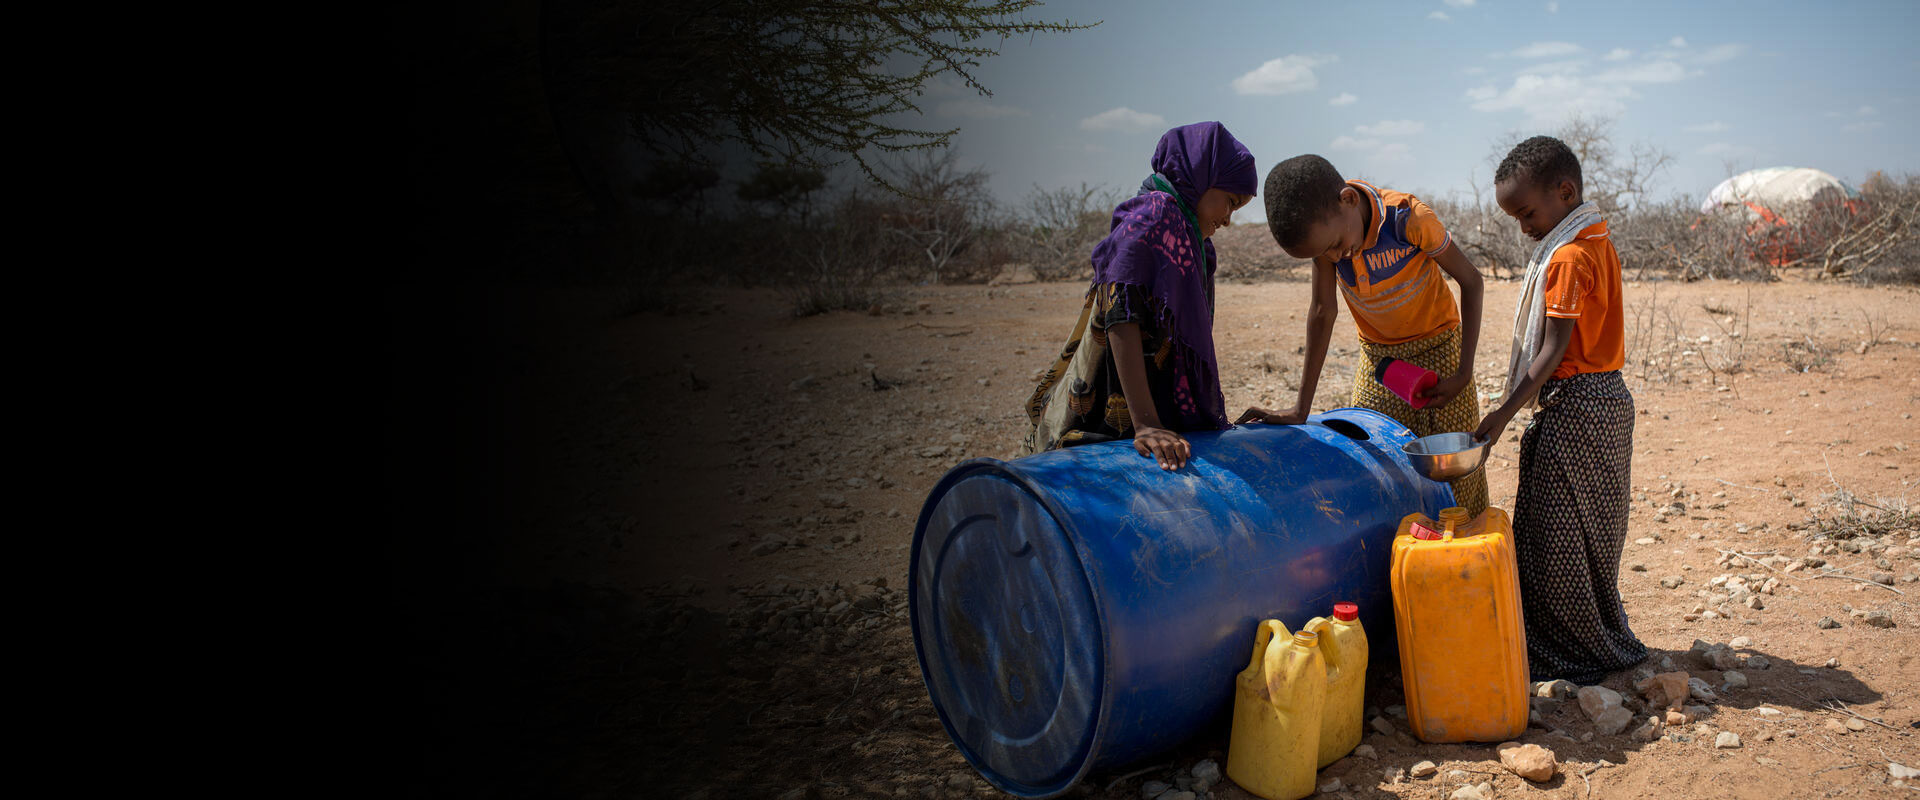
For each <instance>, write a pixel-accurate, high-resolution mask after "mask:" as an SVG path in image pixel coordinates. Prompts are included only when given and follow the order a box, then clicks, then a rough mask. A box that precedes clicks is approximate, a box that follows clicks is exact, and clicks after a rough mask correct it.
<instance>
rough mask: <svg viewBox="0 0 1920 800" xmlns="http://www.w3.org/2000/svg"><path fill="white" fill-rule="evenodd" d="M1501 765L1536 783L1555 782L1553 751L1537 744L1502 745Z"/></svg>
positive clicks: (1516, 743)
mask: <svg viewBox="0 0 1920 800" xmlns="http://www.w3.org/2000/svg"><path fill="white" fill-rule="evenodd" d="M1499 751H1500V765H1501V766H1504V767H1506V768H1507V769H1508V770H1509V771H1511V772H1512V773H1513V774H1515V775H1518V776H1520V777H1522V778H1526V779H1527V780H1530V781H1533V782H1534V783H1544V782H1546V781H1550V780H1553V766H1554V761H1553V751H1552V750H1548V749H1547V748H1544V747H1541V746H1540V745H1537V744H1521V743H1519V742H1507V743H1505V744H1502V745H1500V747H1499Z"/></svg>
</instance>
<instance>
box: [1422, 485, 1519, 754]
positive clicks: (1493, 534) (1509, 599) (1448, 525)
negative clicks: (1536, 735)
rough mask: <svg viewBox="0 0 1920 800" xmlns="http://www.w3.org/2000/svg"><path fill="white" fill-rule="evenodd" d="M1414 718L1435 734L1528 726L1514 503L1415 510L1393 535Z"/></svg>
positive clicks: (1507, 733) (1505, 735)
mask: <svg viewBox="0 0 1920 800" xmlns="http://www.w3.org/2000/svg"><path fill="white" fill-rule="evenodd" d="M1393 611H1394V626H1395V628H1396V629H1397V631H1398V633H1399V649H1400V672H1401V678H1402V680H1403V681H1404V683H1405V686H1406V696H1407V721H1408V722H1409V723H1411V725H1412V726H1413V733H1414V735H1415V736H1418V737H1420V739H1421V740H1422V741H1426V742H1500V741H1506V740H1508V739H1512V738H1514V737H1516V736H1519V735H1520V734H1521V733H1522V732H1524V731H1525V730H1526V728H1527V628H1526V622H1525V620H1524V619H1523V618H1522V617H1521V616H1520V575H1519V571H1518V569H1517V568H1516V566H1515V564H1514V553H1513V526H1512V523H1511V522H1509V521H1508V519H1507V512H1505V511H1502V510H1500V509H1498V508H1489V509H1487V511H1486V513H1483V514H1481V515H1480V516H1479V517H1478V518H1477V519H1474V520H1472V521H1471V522H1469V521H1468V519H1467V510H1466V509H1464V508H1457V507H1456V508H1449V509H1446V510H1444V511H1441V512H1440V519H1439V520H1438V521H1435V520H1434V519H1432V518H1429V517H1427V516H1426V515H1425V514H1409V515H1407V518H1406V519H1405V520H1402V521H1401V523H1400V534H1399V535H1398V536H1396V537H1394V540H1393Z"/></svg>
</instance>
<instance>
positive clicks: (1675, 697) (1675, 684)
mask: <svg viewBox="0 0 1920 800" xmlns="http://www.w3.org/2000/svg"><path fill="white" fill-rule="evenodd" d="M1687 680H1688V675H1687V673H1685V672H1679V671H1672V672H1663V673H1660V674H1658V675H1655V676H1653V677H1651V678H1647V679H1646V680H1643V681H1640V682H1638V683H1635V684H1634V685H1633V689H1634V691H1636V692H1639V693H1640V696H1642V697H1645V698H1646V699H1647V702H1648V703H1649V704H1651V705H1653V706H1656V707H1659V706H1665V707H1667V708H1679V707H1681V706H1682V705H1685V704H1686V702H1687Z"/></svg>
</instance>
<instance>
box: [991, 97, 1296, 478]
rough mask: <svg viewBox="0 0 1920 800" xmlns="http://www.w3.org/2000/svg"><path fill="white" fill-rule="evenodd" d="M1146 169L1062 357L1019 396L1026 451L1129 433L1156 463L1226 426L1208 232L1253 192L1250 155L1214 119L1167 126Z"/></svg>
mask: <svg viewBox="0 0 1920 800" xmlns="http://www.w3.org/2000/svg"><path fill="white" fill-rule="evenodd" d="M1152 166H1153V175H1151V176H1149V177H1148V178H1147V179H1146V181H1144V182H1143V183H1142V184H1141V186H1140V193H1139V194H1137V195H1135V196H1134V197H1133V198H1132V199H1129V200H1127V201H1126V202H1123V203H1121V204H1120V206H1119V207H1118V208H1115V209H1114V210H1113V227H1112V229H1111V231H1110V232H1109V233H1108V234H1107V238H1106V239H1103V240H1101V242H1100V244H1099V245H1098V246H1096V247H1094V249H1093V286H1092V288H1091V289H1089V290H1088V292H1087V302H1086V305H1085V307H1083V308H1082V309H1081V311H1080V321H1079V322H1077V323H1075V324H1074V329H1073V335H1072V336H1071V337H1069V338H1068V340H1067V345H1066V347H1065V348H1064V349H1063V350H1062V351H1061V353H1060V358H1059V360H1058V361H1057V362H1055V363H1054V365H1053V367H1052V368H1050V369H1049V370H1048V371H1047V374H1046V376H1045V377H1044V378H1042V379H1041V381H1040V385H1039V386H1038V387H1036V388H1035V389H1034V390H1033V397H1032V399H1030V400H1029V401H1028V402H1027V416H1028V418H1029V419H1030V420H1031V421H1032V422H1033V430H1032V431H1030V432H1029V433H1028V434H1027V439H1026V442H1025V443H1024V445H1023V447H1022V452H1023V453H1036V452H1040V451H1042V450H1052V449H1054V448H1056V447H1068V446H1072V445H1075V444H1084V443H1088V442H1100V441H1108V440H1111V439H1124V438H1129V437H1131V438H1132V439H1133V447H1134V449H1135V450H1137V451H1139V453H1140V455H1142V456H1148V457H1151V458H1154V459H1155V460H1157V461H1158V462H1159V464H1160V467H1161V469H1170V470H1171V469H1179V468H1181V467H1184V466H1186V463H1187V459H1189V458H1191V457H1192V450H1191V449H1190V448H1189V446H1188V444H1187V440H1186V439H1185V437H1182V436H1181V435H1180V434H1181V432H1185V431H1196V430H1218V429H1221V428H1225V427H1227V417H1226V401H1225V400H1224V398H1223V397H1222V395H1221V393H1220V376H1219V369H1218V362H1217V360H1216V359H1215V357H1214V352H1213V273H1214V269H1215V267H1216V266H1217V262H1216V261H1215V258H1214V252H1213V242H1212V241H1210V239H1211V237H1212V236H1213V232H1214V231H1215V230H1217V229H1219V228H1221V227H1224V226H1226V225H1228V224H1230V222H1231V218H1232V216H1233V212H1234V210H1236V209H1238V208H1240V207H1241V206H1243V205H1246V204H1247V202H1248V201H1251V200H1252V199H1253V195H1254V190H1255V185H1254V184H1255V183H1256V181H1257V180H1258V175H1259V173H1258V172H1256V171H1255V170H1254V166H1253V154H1252V153H1250V152H1248V151H1247V148H1246V146H1245V145H1242V144H1241V143H1240V142H1239V141H1238V140H1236V139H1234V138H1233V135H1232V134H1230V133H1228V132H1227V129H1226V128H1225V127H1223V126H1222V125H1221V124H1220V123H1218V122H1201V123H1196V124H1193V125H1183V126H1181V127H1178V128H1174V129H1173V130H1170V131H1167V132H1166V134H1165V135H1162V136H1161V137H1160V144H1159V146H1158V147H1157V148H1155V149H1154V152H1153V161H1152Z"/></svg>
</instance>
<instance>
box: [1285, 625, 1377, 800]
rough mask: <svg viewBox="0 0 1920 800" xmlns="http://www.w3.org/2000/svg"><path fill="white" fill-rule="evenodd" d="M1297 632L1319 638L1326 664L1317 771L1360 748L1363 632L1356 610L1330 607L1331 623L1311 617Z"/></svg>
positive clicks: (1363, 692)
mask: <svg viewBox="0 0 1920 800" xmlns="http://www.w3.org/2000/svg"><path fill="white" fill-rule="evenodd" d="M1301 630H1305V631H1312V632H1314V633H1317V634H1319V635H1320V657H1321V659H1322V660H1324V661H1326V662H1327V707H1326V709H1325V711H1323V712H1322V713H1321V715H1320V758H1319V760H1318V762H1316V766H1317V768H1325V767H1326V766H1327V765H1328V764H1331V763H1333V762H1335V761H1339V760H1340V759H1341V757H1343V756H1345V755H1346V754H1348V753H1351V752H1353V748H1355V747H1358V746H1359V745H1360V718H1361V717H1362V716H1363V715H1364V709H1365V708H1366V690H1367V631H1366V629H1365V628H1362V627H1360V607H1359V606H1357V605H1354V604H1353V603H1334V604H1333V619H1327V618H1326V617H1314V618H1313V619H1311V620H1309V621H1308V622H1307V624H1306V626H1305V627H1302V628H1301Z"/></svg>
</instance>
